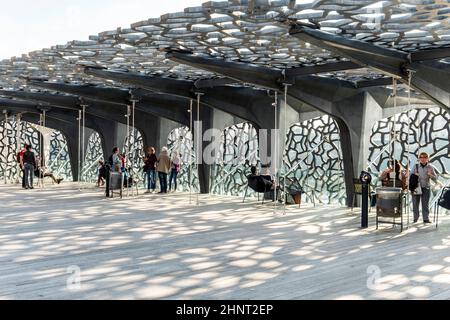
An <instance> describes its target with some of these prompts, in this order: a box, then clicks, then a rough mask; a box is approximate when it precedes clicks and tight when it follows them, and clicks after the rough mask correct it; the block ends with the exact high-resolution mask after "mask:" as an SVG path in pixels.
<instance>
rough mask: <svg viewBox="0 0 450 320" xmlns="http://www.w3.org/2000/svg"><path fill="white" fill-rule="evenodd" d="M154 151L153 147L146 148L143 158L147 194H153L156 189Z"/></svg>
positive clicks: (155, 159)
mask: <svg viewBox="0 0 450 320" xmlns="http://www.w3.org/2000/svg"><path fill="white" fill-rule="evenodd" d="M157 161H158V159H157V158H156V150H155V148H153V147H149V148H147V153H146V154H145V158H144V164H145V165H144V171H145V174H146V176H147V193H150V192H154V191H155V189H156V162H157Z"/></svg>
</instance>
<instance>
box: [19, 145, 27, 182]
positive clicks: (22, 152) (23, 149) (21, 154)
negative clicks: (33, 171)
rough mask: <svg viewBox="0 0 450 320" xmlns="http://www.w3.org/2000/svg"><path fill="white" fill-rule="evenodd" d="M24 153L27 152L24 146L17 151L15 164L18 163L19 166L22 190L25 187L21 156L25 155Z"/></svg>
mask: <svg viewBox="0 0 450 320" xmlns="http://www.w3.org/2000/svg"><path fill="white" fill-rule="evenodd" d="M25 151H27V145H26V144H25V145H24V146H23V148H22V149H21V150H20V151H19V153H18V154H17V162H18V163H19V166H20V170H21V171H22V188H23V189H25V187H26V185H25V168H24V167H23V164H22V163H23V161H22V158H23V154H24V153H25Z"/></svg>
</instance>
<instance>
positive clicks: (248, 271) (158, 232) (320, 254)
mask: <svg viewBox="0 0 450 320" xmlns="http://www.w3.org/2000/svg"><path fill="white" fill-rule="evenodd" d="M188 199H189V196H188V195H186V194H173V195H165V196H158V195H144V196H140V197H138V198H128V199H124V200H120V199H113V200H107V199H104V198H103V197H102V195H101V193H99V192H98V191H93V190H85V191H83V192H79V191H77V190H75V189H74V186H73V185H71V184H63V185H61V186H53V187H50V188H48V189H46V190H34V191H22V190H20V189H18V188H16V187H11V186H9V187H6V186H0V203H1V205H0V298H1V299H405V298H406V299H416V298H432V299H449V298H450V250H449V249H450V222H449V221H450V219H449V217H448V216H443V220H442V224H441V225H440V227H439V229H438V230H436V229H435V228H434V227H433V226H424V225H423V224H421V223H418V224H416V225H414V226H413V227H411V228H409V229H408V230H407V231H405V232H403V233H401V234H400V233H399V230H398V229H392V228H391V227H390V226H383V229H381V230H378V231H376V230H375V229H374V227H373V226H374V222H373V217H371V220H370V226H371V227H370V228H369V229H366V230H361V229H359V228H358V227H359V216H358V212H357V211H356V210H355V212H354V213H351V212H350V211H349V210H347V209H346V208H340V207H336V206H317V207H315V208H313V207H311V206H309V205H307V206H305V207H304V208H301V209H298V208H296V207H291V208H289V209H288V210H287V213H286V215H283V214H282V211H281V210H278V211H276V212H274V210H273V207H272V206H271V205H260V204H257V203H256V202H255V201H250V202H249V203H245V204H242V203H241V199H239V198H234V197H218V196H200V206H198V207H197V206H195V205H189V201H188ZM72 266H77V267H78V268H79V269H80V271H81V273H80V275H81V278H80V279H81V285H80V287H79V288H72V287H68V286H67V282H68V280H70V279H69V277H70V276H71V274H70V273H69V272H70V270H68V268H70V267H72ZM377 275H379V278H374V276H377ZM376 279H377V280H376Z"/></svg>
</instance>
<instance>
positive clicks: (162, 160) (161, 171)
mask: <svg viewBox="0 0 450 320" xmlns="http://www.w3.org/2000/svg"><path fill="white" fill-rule="evenodd" d="M169 170H170V158H169V152H168V151H167V147H163V148H162V150H161V154H160V155H159V159H158V165H157V167H156V171H158V176H159V185H160V188H161V191H160V192H159V193H167V174H168V173H169Z"/></svg>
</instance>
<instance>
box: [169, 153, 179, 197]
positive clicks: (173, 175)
mask: <svg viewBox="0 0 450 320" xmlns="http://www.w3.org/2000/svg"><path fill="white" fill-rule="evenodd" d="M180 157H181V155H178V153H177V152H174V153H172V159H171V160H170V176H169V192H170V191H171V190H172V181H173V184H174V189H173V191H174V192H176V191H177V176H178V173H179V172H180V167H181V159H180Z"/></svg>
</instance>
